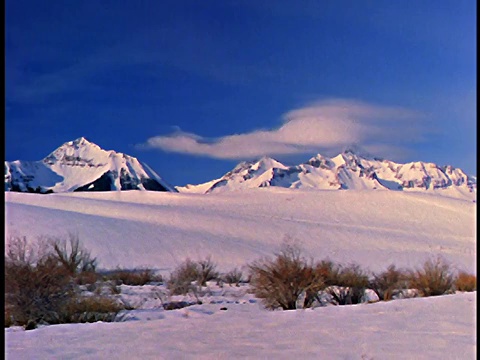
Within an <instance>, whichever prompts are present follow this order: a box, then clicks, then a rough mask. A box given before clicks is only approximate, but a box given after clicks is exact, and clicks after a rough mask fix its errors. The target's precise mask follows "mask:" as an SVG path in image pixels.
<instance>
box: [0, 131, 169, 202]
mask: <svg viewBox="0 0 480 360" xmlns="http://www.w3.org/2000/svg"><path fill="white" fill-rule="evenodd" d="M133 189H138V190H154V191H172V192H176V191H177V190H176V189H175V188H174V187H173V186H170V185H169V184H168V183H166V182H165V181H164V180H163V179H162V178H161V177H160V176H159V175H158V174H156V173H155V171H153V170H152V169H151V168H150V167H148V165H146V164H144V163H140V162H139V161H138V160H137V159H136V158H134V157H131V156H129V155H125V154H122V153H117V152H115V151H106V150H103V149H101V148H100V147H99V146H98V145H96V144H94V143H92V142H90V141H88V140H87V139H85V138H83V137H80V138H78V139H76V140H74V141H69V142H66V143H65V144H63V145H62V146H60V147H59V148H58V149H56V150H55V151H54V152H52V153H51V154H50V155H48V156H47V157H46V158H44V159H43V160H40V161H20V160H17V161H11V162H9V161H5V191H20V192H38V193H49V192H56V193H57V192H73V191H111V190H133Z"/></svg>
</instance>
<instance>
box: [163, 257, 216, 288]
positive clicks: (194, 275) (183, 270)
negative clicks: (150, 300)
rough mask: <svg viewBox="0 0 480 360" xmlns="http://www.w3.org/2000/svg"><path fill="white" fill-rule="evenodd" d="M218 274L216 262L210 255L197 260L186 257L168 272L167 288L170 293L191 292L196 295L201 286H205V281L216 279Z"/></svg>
mask: <svg viewBox="0 0 480 360" xmlns="http://www.w3.org/2000/svg"><path fill="white" fill-rule="evenodd" d="M218 276H219V273H218V272H217V271H216V264H215V263H214V262H212V260H211V259H210V257H207V258H206V259H204V260H199V261H193V260H191V259H189V258H187V259H186V260H185V261H184V262H183V263H182V264H180V265H179V266H178V267H177V268H175V270H174V271H173V272H172V273H171V274H170V279H169V280H168V282H167V288H168V289H169V290H170V293H171V294H172V295H186V294H187V293H193V294H194V295H195V296H197V294H198V292H199V290H200V287H201V286H205V285H206V284H207V281H210V280H214V279H217V278H218Z"/></svg>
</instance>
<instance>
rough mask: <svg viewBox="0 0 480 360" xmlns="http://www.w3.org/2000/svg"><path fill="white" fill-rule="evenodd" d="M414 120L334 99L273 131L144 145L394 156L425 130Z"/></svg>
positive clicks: (293, 114)
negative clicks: (361, 150)
mask: <svg viewBox="0 0 480 360" xmlns="http://www.w3.org/2000/svg"><path fill="white" fill-rule="evenodd" d="M418 117H419V114H417V113H415V112H413V111H410V110H407V109H403V108H398V107H386V106H377V105H371V104H367V103H364V102H359V101H353V100H342V99H332V100H327V101H321V102H316V103H312V104H310V105H308V106H305V107H302V108H299V109H294V110H291V111H289V112H287V113H286V114H284V115H283V123H282V125H281V126H280V127H278V128H276V129H271V130H256V131H252V132H249V133H244V134H233V135H227V136H223V137H218V138H213V139H209V138H205V137H202V136H199V135H197V134H192V133H188V132H183V131H177V132H175V133H174V134H170V135H162V136H155V137H152V138H149V139H148V140H147V141H146V143H145V144H143V145H142V146H144V147H147V148H157V149H161V150H164V151H169V152H178V153H186V154H193V155H200V156H207V157H213V158H220V159H243V158H248V157H259V156H263V155H281V154H299V153H312V152H316V151H318V150H320V149H321V150H323V151H328V150H331V151H336V150H338V149H341V148H342V147H345V146H348V145H350V144H358V145H361V146H364V147H365V148H371V149H378V148H382V149H383V151H385V152H386V153H387V154H388V153H389V150H392V151H394V152H395V153H398V149H399V148H402V147H403V146H405V145H407V142H412V141H421V140H422V139H423V135H422V134H423V132H424V130H423V129H422V128H421V126H420V124H419V123H418V122H413V121H412V120H413V119H417V118H418ZM390 147H391V149H390ZM382 155H385V154H382Z"/></svg>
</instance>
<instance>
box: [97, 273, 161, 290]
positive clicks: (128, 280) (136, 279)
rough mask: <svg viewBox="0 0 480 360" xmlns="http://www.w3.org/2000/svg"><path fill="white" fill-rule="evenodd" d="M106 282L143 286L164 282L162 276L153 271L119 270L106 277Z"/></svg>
mask: <svg viewBox="0 0 480 360" xmlns="http://www.w3.org/2000/svg"><path fill="white" fill-rule="evenodd" d="M104 279H105V280H113V281H114V282H115V283H116V284H117V285H121V284H124V285H132V286H141V285H145V284H148V283H152V282H163V278H162V276H161V275H157V274H155V271H153V270H152V269H133V270H126V269H117V270H114V271H111V272H109V273H108V274H106V275H104Z"/></svg>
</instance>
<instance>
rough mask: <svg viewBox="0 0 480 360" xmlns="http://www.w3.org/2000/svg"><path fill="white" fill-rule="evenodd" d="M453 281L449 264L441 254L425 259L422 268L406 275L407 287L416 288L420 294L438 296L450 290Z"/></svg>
mask: <svg viewBox="0 0 480 360" xmlns="http://www.w3.org/2000/svg"><path fill="white" fill-rule="evenodd" d="M454 281H455V279H454V275H453V273H452V270H451V267H450V264H448V263H447V262H446V260H445V259H443V258H442V257H441V256H437V257H436V258H434V259H429V260H427V261H425V263H424V264H423V267H422V268H420V269H417V270H412V271H410V272H409V275H408V285H409V287H410V288H413V289H417V290H418V291H419V292H420V295H421V296H438V295H443V294H445V293H447V292H449V291H452V290H453V285H454Z"/></svg>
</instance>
